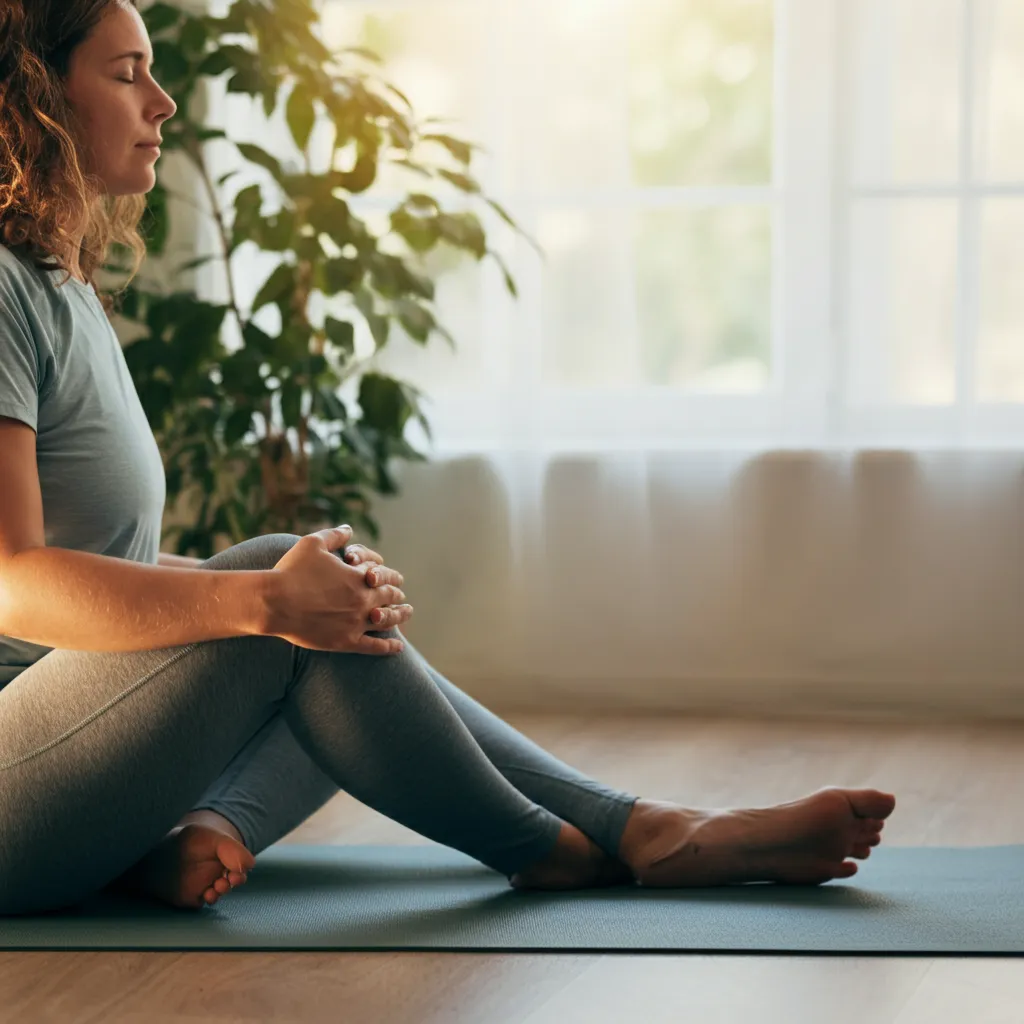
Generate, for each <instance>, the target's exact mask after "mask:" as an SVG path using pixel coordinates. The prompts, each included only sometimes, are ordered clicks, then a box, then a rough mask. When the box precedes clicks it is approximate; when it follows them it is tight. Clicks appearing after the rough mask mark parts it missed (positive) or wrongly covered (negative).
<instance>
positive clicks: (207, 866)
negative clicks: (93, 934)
mask: <svg viewBox="0 0 1024 1024" xmlns="http://www.w3.org/2000/svg"><path fill="white" fill-rule="evenodd" d="M255 863H256V858H255V857H254V856H253V855H252V854H251V853H250V852H249V851H248V850H247V849H246V848H245V846H244V845H243V844H242V843H240V842H238V840H237V839H235V838H234V837H233V836H230V835H228V834H227V833H226V832H222V831H220V830H219V829H216V828H212V827H210V826H208V825H199V824H188V825H180V826H178V827H177V828H173V829H171V831H170V832H168V833H167V835H165V836H164V837H163V839H161V840H160V842H159V843H157V845H156V846H154V847H153V849H152V850H150V851H149V853H147V854H146V856H145V857H143V858H142V860H140V861H139V862H138V863H137V864H135V865H133V866H132V868H131V869H130V870H129V871H128V872H126V873H125V874H124V875H122V876H121V877H120V878H119V879H117V881H116V883H115V887H116V888H120V889H124V890H127V891H130V892H142V893H145V894H146V895H149V896H154V897H156V899H158V900H161V901H162V902H164V903H169V904H170V905H171V906H172V907H184V908H190V909H194V910H199V909H201V908H202V907H204V906H212V905H213V904H214V903H216V902H217V900H218V899H219V898H220V896H222V895H224V894H225V893H228V892H230V891H231V890H232V889H234V888H236V887H237V886H239V885H243V884H244V883H245V881H246V879H247V878H248V872H249V871H251V870H252V867H253V865H254V864H255Z"/></svg>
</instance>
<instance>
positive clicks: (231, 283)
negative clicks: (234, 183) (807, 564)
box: [185, 144, 246, 331]
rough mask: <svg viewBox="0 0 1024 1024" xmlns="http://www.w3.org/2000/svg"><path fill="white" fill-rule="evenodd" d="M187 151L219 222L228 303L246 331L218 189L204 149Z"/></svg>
mask: <svg viewBox="0 0 1024 1024" xmlns="http://www.w3.org/2000/svg"><path fill="white" fill-rule="evenodd" d="M185 151H186V152H187V153H188V155H189V156H190V157H191V158H192V161H193V163H194V164H195V166H196V168H197V170H198V171H199V176H200V178H202V180H203V185H204V186H205V188H206V194H207V196H208V197H209V200H210V208H211V210H212V216H213V219H214V221H215V222H216V224H217V232H218V234H219V235H220V242H221V246H222V247H223V250H224V273H225V275H226V277H227V280H228V305H229V306H230V308H231V311H232V312H233V313H234V314H235V319H236V320H237V321H238V329H239V330H240V331H244V330H245V328H246V321H245V320H243V319H242V314H241V312H240V310H239V308H238V294H237V292H236V291H235V280H234V278H233V277H232V276H231V242H230V241H229V239H228V229H227V225H226V224H225V222H224V212H223V210H222V209H221V206H220V203H219V202H218V201H217V190H216V189H215V188H214V187H213V182H212V181H211V180H210V173H209V171H208V170H207V167H206V161H205V160H204V159H203V151H202V148H201V146H200V145H199V144H196V145H194V146H186V147H185Z"/></svg>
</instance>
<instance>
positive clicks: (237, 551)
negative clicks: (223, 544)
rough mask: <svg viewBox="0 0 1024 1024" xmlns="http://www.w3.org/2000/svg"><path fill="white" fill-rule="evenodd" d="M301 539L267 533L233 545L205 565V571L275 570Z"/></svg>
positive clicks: (297, 536) (293, 535)
mask: <svg viewBox="0 0 1024 1024" xmlns="http://www.w3.org/2000/svg"><path fill="white" fill-rule="evenodd" d="M300 539H301V538H300V537H299V535H298V534H295V533H267V534H263V535H262V536H260V537H251V538H249V540H243V541H242V542H241V543H240V544H233V545H232V546H231V547H229V548H226V549H225V550H224V551H221V552H219V553H218V554H216V555H214V556H213V557H212V558H208V559H207V560H206V561H205V562H204V563H203V568H204V569H273V568H274V566H275V565H277V563H278V562H280V561H281V559H282V558H284V556H285V555H286V554H288V552H289V551H291V549H292V548H293V547H294V546H295V544H296V542H298V541H299V540H300Z"/></svg>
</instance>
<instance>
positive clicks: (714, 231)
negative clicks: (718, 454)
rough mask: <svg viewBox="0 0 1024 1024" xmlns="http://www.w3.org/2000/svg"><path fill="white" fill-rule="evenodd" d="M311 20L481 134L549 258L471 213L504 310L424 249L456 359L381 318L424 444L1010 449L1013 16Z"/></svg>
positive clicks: (546, 5)
mask: <svg viewBox="0 0 1024 1024" xmlns="http://www.w3.org/2000/svg"><path fill="white" fill-rule="evenodd" d="M323 17H324V32H325V35H326V37H327V38H328V40H329V41H330V42H331V43H332V44H334V45H364V46H368V47H369V48H371V49H373V50H375V51H377V52H378V53H380V54H381V55H382V57H384V58H385V60H386V64H385V67H384V69H383V71H382V74H383V75H384V77H385V78H386V79H387V80H389V81H391V82H393V83H394V84H396V85H397V86H398V87H399V88H401V89H402V90H403V91H404V92H405V93H406V95H408V96H409V97H410V99H411V101H412V103H413V106H414V108H415V111H416V113H417V115H418V116H420V117H440V118H444V119H445V120H446V122H447V124H446V125H445V126H444V127H447V128H448V129H449V130H451V131H452V133H453V134H456V135H458V136H459V137H461V138H466V139H470V140H472V141H476V142H479V143H480V144H481V145H483V146H484V147H486V150H487V153H486V154H483V155H478V158H477V161H478V162H477V163H476V164H475V165H474V168H475V170H474V173H475V174H476V176H477V177H478V179H479V180H480V181H481V183H482V185H483V188H484V191H485V192H486V193H487V194H488V195H489V196H492V197H494V198H496V199H498V200H499V201H500V202H501V203H502V204H503V205H504V206H505V207H506V208H507V209H508V210H509V211H510V213H511V214H512V215H513V217H514V218H515V219H516V220H517V222H518V223H519V224H520V225H521V226H522V227H523V229H524V230H525V231H526V232H527V233H528V234H529V235H530V236H531V237H532V238H533V239H535V240H536V241H537V242H538V243H539V245H540V246H541V248H542V249H543V250H544V252H545V254H546V260H544V261H542V260H541V259H540V258H539V257H538V256H537V254H536V252H535V251H534V249H533V248H532V247H531V246H530V245H529V244H528V243H527V242H526V241H525V240H523V239H522V238H521V237H519V236H517V235H516V234H515V233H514V232H512V231H511V230H510V229H508V228H507V227H505V226H504V225H503V224H502V222H501V221H500V219H499V218H498V217H497V216H493V217H491V216H485V217H484V221H485V225H486V227H487V230H488V238H489V241H490V244H491V245H492V247H493V248H495V249H496V250H497V251H498V252H499V253H500V254H501V256H502V258H503V259H504V260H505V262H506V263H507V264H508V266H509V267H510V269H511V271H512V273H513V274H514V276H515V278H516V281H517V283H518V284H519V286H520V299H519V300H518V301H517V300H514V299H513V298H512V297H511V296H509V295H508V294H507V292H506V291H505V287H504V284H503V279H502V274H501V271H500V268H499V267H498V265H497V264H496V263H494V262H493V261H492V260H491V259H489V258H488V259H486V260H485V261H484V262H483V263H482V264H479V265H478V264H476V263H475V262H473V261H472V260H470V259H469V258H468V257H466V258H464V259H460V258H458V257H457V254H453V253H452V252H435V253H433V254H431V256H430V257H428V259H427V260H426V261H425V264H424V267H425V269H426V270H427V271H428V272H431V273H432V274H433V275H434V276H435V277H437V278H438V301H439V316H440V318H441V320H442V322H443V323H444V324H445V326H446V327H448V329H449V330H450V331H451V332H452V334H453V335H454V336H455V338H456V341H457V342H458V345H459V348H458V350H457V351H456V352H454V353H453V352H451V351H450V350H449V349H448V347H447V345H446V343H445V342H444V341H443V340H442V339H440V338H435V339H432V340H431V342H430V344H429V345H428V347H427V348H426V349H425V350H424V349H422V348H421V347H419V346H417V345H416V344H414V343H413V342H411V341H410V340H408V339H406V338H403V337H402V336H401V332H400V330H398V329H397V326H396V327H393V331H395V332H396V333H395V334H394V335H393V338H394V340H393V341H392V342H391V343H389V345H388V346H387V347H386V349H385V350H384V351H383V352H382V353H381V354H380V361H381V364H382V365H383V366H384V367H385V368H386V369H387V370H388V372H391V373H394V374H395V375H397V376H401V377H403V378H405V379H408V380H411V381H412V382H414V383H417V384H419V385H421V386H422V387H423V388H424V389H425V390H426V392H427V394H428V395H429V396H430V397H431V399H432V402H431V404H429V405H428V406H427V410H428V416H429V418H430V419H431V422H432V424H433V425H434V428H435V432H436V434H437V437H438V441H439V447H440V448H454V449H475V448H488V447H503V446H513V447H516V446H525V447H573V448H590V447H600V448H614V447H618V446H625V447H635V446H641V445H643V446H650V447H686V446H693V445H697V446H705V445H709V446H720V445H729V444H732V443H737V444H741V445H744V446H746V445H749V444H753V445H759V444H772V445H782V446H786V445H793V444H795V445H814V446H822V445H831V444H847V443H861V442H864V441H868V442H871V443H879V442H882V443H888V442H902V441H905V440H910V441H914V442H916V443H919V444H926V445H927V444H931V443H936V444H949V443H971V444H973V443H986V444H1000V443H1006V444H1013V443H1014V441H1015V439H1016V437H1017V436H1024V434H1020V433H1019V432H1018V431H1019V428H1024V338H1022V337H1021V335H1022V330H1021V329H1022V327H1024V298H1022V297H1021V296H1022V295H1024V289H1021V288H1019V287H1017V285H1016V276H1017V273H1019V270H1020V268H1022V267H1024V231H1022V230H1021V229H1022V228H1024V4H1021V3H1020V0H517V2H516V3H514V4H509V3H504V2H498V0H324V3H323ZM258 116H259V115H257V114H253V115H252V117H253V118H254V119H255V118H257V117H258ZM254 123H255V122H254ZM254 136H255V132H254ZM325 152H326V150H325ZM417 182H419V183H422V179H419V178H416V177H415V176H412V175H410V173H409V172H406V171H401V170H399V169H395V168H391V169H386V168H385V169H383V170H382V173H381V175H380V177H379V178H378V182H377V183H376V185H375V186H374V188H373V189H372V190H371V192H369V193H368V194H367V195H366V196H365V197H359V198H356V199H355V201H354V202H353V207H354V208H355V209H356V210H357V211H358V212H360V214H361V215H362V216H364V217H366V219H367V220H368V221H369V222H370V223H371V224H374V225H375V226H376V227H377V229H378V230H383V225H384V224H386V216H387V211H388V209H390V207H391V206H392V205H393V204H394V201H395V198H396V197H397V196H399V195H401V194H404V193H405V192H406V191H408V190H409V189H410V188H412V187H413V186H414V185H415V184H416V183H417ZM434 191H435V192H436V194H438V195H439V196H443V197H444V201H445V204H446V205H447V206H449V207H450V208H457V207H458V206H459V205H460V201H461V200H462V199H463V197H462V196H461V193H458V192H457V191H456V190H455V189H454V188H452V189H451V191H450V192H447V193H446V192H445V191H443V190H442V189H441V188H440V187H439V186H435V187H434ZM472 208H473V209H476V210H478V211H479V212H480V213H481V215H483V212H484V211H483V209H482V208H481V206H480V205H479V204H474V205H473V206H472ZM398 251H401V250H398ZM270 266H272V264H270V265H268V266H267V267H266V268H265V269H264V268H262V265H261V269H260V271H259V272H255V271H254V273H253V274H247V275H246V276H247V277H251V278H252V280H253V293H254V292H255V287H256V286H257V285H258V284H259V283H260V281H262V279H263V277H264V276H265V273H266V271H268V270H269V269H270ZM361 344H362V345H363V347H364V349H365V347H366V346H370V347H371V348H372V345H371V342H370V339H369V332H368V331H366V332H364V336H363V337H362V340H361Z"/></svg>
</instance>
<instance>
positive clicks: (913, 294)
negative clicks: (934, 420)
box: [846, 199, 958, 405]
mask: <svg viewBox="0 0 1024 1024" xmlns="http://www.w3.org/2000/svg"><path fill="white" fill-rule="evenodd" d="M957 221H958V216H957V208H956V204H955V203H953V202H949V201H946V200H917V199H915V200H907V201H898V202H897V201H889V200H881V201H860V202H857V203H854V205H853V213H852V223H851V237H850V280H849V286H848V293H847V306H846V308H847V310H848V311H849V313H848V315H849V330H848V333H847V337H848V340H849V345H848V356H847V358H848V361H849V362H848V371H849V380H848V388H849V392H848V395H849V398H850V399H851V401H853V402H854V403H855V404H859V403H876V402H911V403H917V404H924V405H929V404H941V403H946V402H952V401H954V399H955V397H956V358H955V338H956V248H957Z"/></svg>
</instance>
